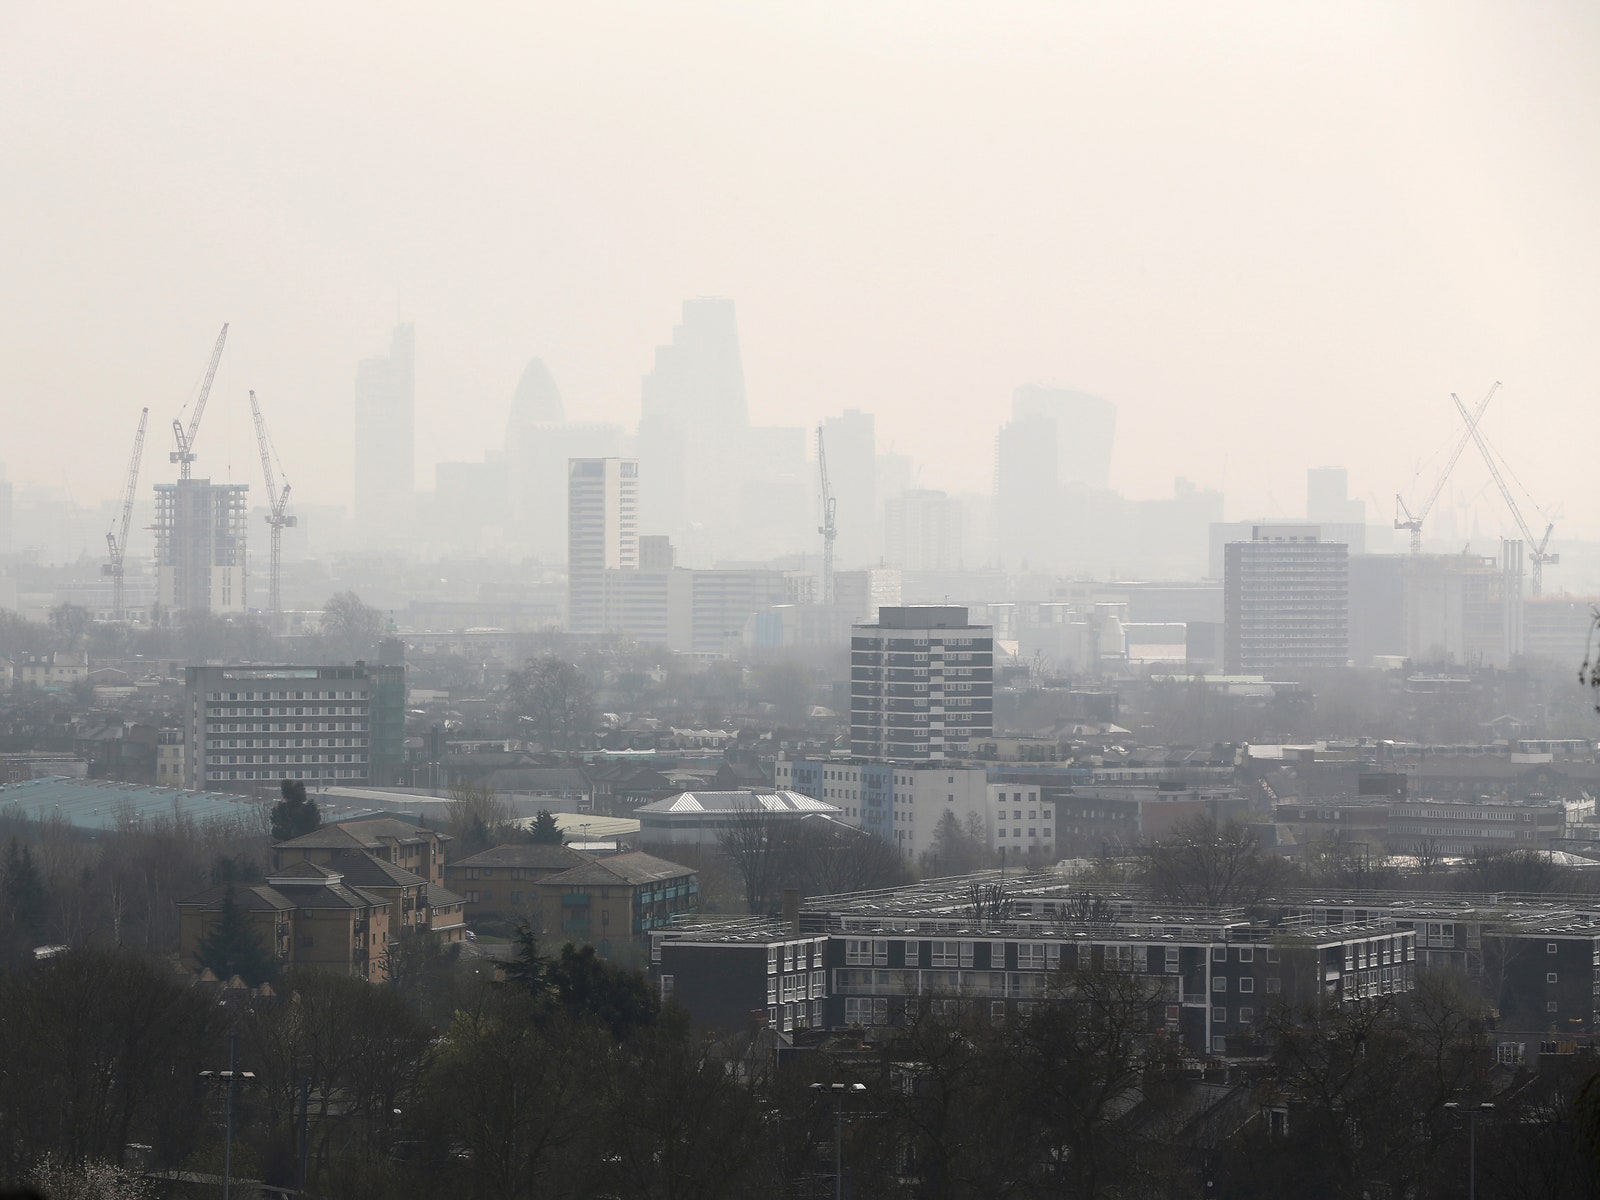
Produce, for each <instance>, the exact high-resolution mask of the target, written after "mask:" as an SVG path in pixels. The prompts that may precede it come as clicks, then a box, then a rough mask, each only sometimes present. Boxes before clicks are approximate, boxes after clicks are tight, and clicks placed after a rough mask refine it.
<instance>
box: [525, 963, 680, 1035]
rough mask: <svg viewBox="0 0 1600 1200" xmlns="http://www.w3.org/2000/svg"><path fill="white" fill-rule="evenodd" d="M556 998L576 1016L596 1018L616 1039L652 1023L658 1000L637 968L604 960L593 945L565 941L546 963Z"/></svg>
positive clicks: (577, 1018)
mask: <svg viewBox="0 0 1600 1200" xmlns="http://www.w3.org/2000/svg"><path fill="white" fill-rule="evenodd" d="M549 978H550V981H551V983H553V984H554V985H555V991H556V999H557V1001H558V1002H559V1003H560V1005H561V1007H562V1008H564V1009H565V1010H566V1011H567V1013H568V1015H569V1016H571V1017H572V1018H574V1019H575V1020H590V1021H597V1022H599V1023H600V1024H601V1025H603V1026H605V1027H606V1028H607V1029H609V1030H610V1031H611V1035H612V1036H613V1037H614V1038H616V1039H617V1041H619V1042H621V1041H625V1040H627V1038H628V1036H629V1035H630V1034H632V1033H634V1032H635V1031H637V1030H640V1029H644V1028H645V1027H647V1026H649V1025H650V1024H652V1023H653V1022H654V1021H655V1019H656V1015H657V1014H658V1013H659V1012H660V1011H661V1004H660V1002H659V1001H658V1000H657V999H656V995H655V993H654V992H653V991H651V990H650V984H649V982H648V981H647V980H646V979H645V977H644V975H643V974H642V973H641V972H639V971H630V970H627V969H626V968H624V967H619V966H616V965H615V964H613V963H609V962H607V961H606V960H605V959H603V958H601V957H600V956H599V955H598V954H596V953H595V950H594V947H593V946H582V947H579V946H574V945H573V944H572V943H571V942H568V943H567V944H566V945H565V946H563V947H562V948H561V957H560V958H559V959H557V960H556V961H555V962H554V963H552V964H550V966H549Z"/></svg>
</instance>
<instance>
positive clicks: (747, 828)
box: [717, 804, 795, 916]
mask: <svg viewBox="0 0 1600 1200" xmlns="http://www.w3.org/2000/svg"><path fill="white" fill-rule="evenodd" d="M794 834H795V829H794V821H793V820H792V819H790V818H787V817H777V816H774V815H773V814H772V813H770V812H768V811H767V810H766V809H764V808H762V807H761V806H760V805H758V804H757V805H751V806H750V807H748V808H741V809H739V810H738V811H737V812H736V813H734V814H733V819H732V820H731V821H730V822H729V823H728V827H727V829H726V830H725V831H723V833H722V834H720V835H719V836H718V838H717V842H718V844H719V845H720V846H721V847H722V853H723V854H724V855H725V856H726V857H727V859H728V861H729V862H731V863H732V864H733V869H734V871H735V872H737V873H738V876H739V878H740V880H741V881H742V882H743V883H744V900H745V905H746V908H747V911H749V912H751V913H754V914H756V915H758V916H759V915H763V914H765V913H769V912H771V911H772V908H773V905H774V903H775V901H776V900H777V897H778V894H779V892H780V891H781V890H782V888H783V887H784V884H785V881H786V880H787V878H788V874H789V869H790V866H789V859H790V857H791V848H792V841H793V838H794Z"/></svg>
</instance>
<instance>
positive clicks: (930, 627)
mask: <svg viewBox="0 0 1600 1200" xmlns="http://www.w3.org/2000/svg"><path fill="white" fill-rule="evenodd" d="M993 734H994V630H993V629H992V628H991V627H990V626H988V625H972V624H969V623H968V621H967V610H966V609H965V608H962V607H959V606H954V605H943V606H934V605H928V606H907V607H901V608H882V609H879V610H878V620H877V621H876V622H875V623H872V624H863V625H855V626H853V627H852V628H851V631H850V752H851V754H852V755H853V756H855V757H857V758H868V759H875V760H877V761H880V762H919V761H921V762H927V761H943V760H945V759H947V758H960V757H962V756H963V755H965V754H967V753H969V752H970V749H971V746H972V744H973V742H974V741H975V740H976V739H980V738H987V737H991V736H993Z"/></svg>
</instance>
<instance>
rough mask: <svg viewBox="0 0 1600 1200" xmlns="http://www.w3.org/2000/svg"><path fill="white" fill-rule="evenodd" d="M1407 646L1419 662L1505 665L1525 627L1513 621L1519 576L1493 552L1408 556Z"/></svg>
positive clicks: (1405, 566) (1467, 665) (1405, 577)
mask: <svg viewBox="0 0 1600 1200" xmlns="http://www.w3.org/2000/svg"><path fill="white" fill-rule="evenodd" d="M1404 573H1405V574H1404V579H1405V607H1404V613H1405V623H1406V624H1405V649H1404V653H1405V655H1406V657H1407V658H1409V659H1411V660H1413V661H1414V662H1419V663H1455V664H1459V665H1461V666H1465V667H1501V668H1503V667H1506V666H1509V665H1510V663H1511V659H1512V656H1513V654H1514V653H1515V643H1516V639H1517V638H1518V637H1520V636H1521V629H1520V628H1517V629H1516V630H1515V635H1513V631H1512V625H1513V622H1514V621H1515V620H1516V614H1517V612H1518V608H1517V605H1516V600H1515V596H1514V593H1515V590H1516V588H1517V587H1519V586H1520V582H1521V581H1520V579H1519V578H1518V577H1517V576H1516V575H1515V574H1508V573H1507V571H1506V570H1504V568H1503V565H1502V563H1501V562H1500V561H1499V560H1497V559H1495V558H1492V557H1486V556H1483V555H1468V554H1413V555H1408V556H1406V558H1405V559H1404Z"/></svg>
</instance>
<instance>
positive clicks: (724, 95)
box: [0, 0, 1600, 536]
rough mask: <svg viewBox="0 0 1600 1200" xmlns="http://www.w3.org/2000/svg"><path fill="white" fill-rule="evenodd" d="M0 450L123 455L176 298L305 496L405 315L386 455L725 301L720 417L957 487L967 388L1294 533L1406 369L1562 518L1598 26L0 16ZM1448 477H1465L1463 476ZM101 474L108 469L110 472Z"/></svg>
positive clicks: (467, 430) (173, 357)
mask: <svg viewBox="0 0 1600 1200" xmlns="http://www.w3.org/2000/svg"><path fill="white" fill-rule="evenodd" d="M0 163H3V167H0V170H3V172H4V175H3V185H0V262H3V264H4V275H3V281H0V305H3V308H0V402H3V405H4V408H3V412H4V421H3V425H0V430H3V434H0V461H3V462H4V463H5V466H6V469H7V472H8V474H9V476H10V477H11V478H12V479H13V480H18V481H23V482H37V483H52V484H58V485H63V486H67V487H69V488H70V489H71V491H72V492H73V494H74V495H75V496H77V497H78V498H79V499H82V500H94V499H98V498H100V497H103V496H109V495H112V494H114V493H115V492H117V491H118V489H119V487H120V481H121V478H122V473H123V470H124V465H125V461H126V456H127V453H128V449H129V446H130V445H131V439H132V433H133V428H134V425H135V423H136V421H137V418H138V409H139V407H140V406H141V405H144V404H148V405H150V406H151V409H152V412H151V418H152V422H153V423H154V426H153V430H152V437H151V447H152V451H153V452H152V453H151V454H150V455H149V456H148V457H147V459H146V473H145V476H144V481H143V482H144V483H145V484H148V483H150V482H154V481H156V480H157V479H161V478H168V477H170V473H171V468H170V467H169V466H168V464H167V462H166V453H165V452H166V450H167V449H169V448H170V446H169V444H170V441H171V432H170V423H171V419H172V417H173V416H174V415H176V413H177V411H178V409H179V407H180V406H181V405H182V404H183V403H184V401H185V400H186V399H187V397H188V396H189V395H190V393H191V392H192V390H193V388H194V386H195V383H196V381H197V379H198V376H199V374H200V372H201V370H202V367H203V365H204V362H205V358H206V355H207V353H208V352H209V349H210V346H211V343H212V340H213V339H214V337H215V335H216V331H217V328H218V326H219V325H220V324H221V323H222V322H223V321H224V320H227V321H231V322H232V323H233V331H232V335H231V337H230V343H229V349H228V353H227V356H226V358H225V360H224V366H223V369H222V372H221V374H220V376H219V380H218V385H217V389H216V391H215V392H214V394H213V397H212V402H211V409H210V411H209V413H208V416H207V420H206V425H205V427H204V428H203V430H202V432H201V435H200V438H199V443H198V450H199V454H200V463H199V467H200V471H202V472H205V473H209V474H210V475H212V477H214V478H225V477H229V476H230V475H231V477H232V478H234V479H244V480H247V481H249V482H250V483H251V484H252V485H256V486H259V480H258V474H259V468H258V466H257V463H256V460H255V456H254V450H253V445H252V442H251V441H250V437H249V413H248V407H247V404H246V401H245V389H246V388H249V387H254V388H256V389H257V391H258V392H259V393H260V394H261V396H262V398H263V400H264V402H265V403H266V404H267V406H268V412H269V421H270V423H271V424H272V426H273V431H274V438H275V440H276V442H277V444H278V447H279V449H280V451H281V453H282V456H283V459H284V462H285V465H286V468H287V472H288V474H289V477H290V479H291V480H292V482H293V483H294V487H295V492H296V496H297V498H299V499H301V500H303V501H305V502H318V501H321V502H329V501H333V502H344V501H346V500H347V499H348V495H349V475H350V461H351V450H350V440H351V402H352V384H353V379H354V374H355V362H356V360H357V359H359V358H362V357H367V356H370V355H373V354H376V353H379V352H381V351H382V350H383V349H384V348H385V347H386V346H387V343H388V334H389V328H390V326H391V325H392V324H393V322H394V320H395V318H396V316H397V314H398V315H400V316H403V317H405V318H406V319H408V320H413V321H415V322H416V325H417V347H418V351H417V354H418V406H419V415H418V432H417V445H418V449H419V455H421V456H422V457H421V459H420V460H419V466H418V482H419V484H420V485H421V486H423V487H431V486H432V462H433V461H434V460H435V459H438V458H447V459H448V458H455V459H460V458H467V459H471V458H477V457H480V456H481V454H482V452H483V450H484V449H485V448H486V447H488V446H493V445H497V444H498V442H499V439H500V436H501V432H502V430H503V428H504V425H505V418H506V411H507V405H508V403H509V400H510V395H511V391H512V388H513V386H514V384H515V382H516V379H517V376H518V375H519V373H520V372H521V370H522V367H523V365H524V363H525V362H526V360H527V359H528V358H529V357H531V356H533V355H535V354H537V355H540V356H542V357H544V358H545V359H546V361H547V362H548V363H549V365H550V368H551V370H552V371H553V372H554V374H555V377H556V379H557V381H558V383H559V385H560V387H561V389H562V392H563V395H564V397H565V400H566V404H567V412H568V415H569V418H574V419H604V420H611V421H616V422H619V423H623V424H626V425H629V426H631V425H632V424H633V422H634V421H635V420H636V419H637V414H638V406H639V379H640V376H641V375H642V374H643V373H644V372H645V371H646V370H647V369H648V368H649V365H650V362H651V357H652V351H653V347H654V346H655V345H656V344H657V343H659V342H662V341H664V340H666V339H667V338H668V336H669V335H670V331H671V327H672V324H673V323H674V321H675V320H676V317H677V314H678V310H679V305H680V303H681V301H682V300H683V299H684V298H685V297H687V296H692V295H699V294H720V295H728V296H732V297H734V298H735V300H736V301H737V303H738V311H739V320H740V326H741V332H742V336H743V345H744V354H745V368H746V375H747V379H748V384H749V391H750V397H751V408H752V413H753V415H754V417H755V418H756V419H757V420H758V421H763V422H772V423H786V424H794V423H800V422H802V421H803V422H805V423H811V422H813V421H814V420H815V419H816V418H818V417H820V416H823V415H826V414H829V413H834V412H837V411H839V410H841V409H843V408H845V407H850V406H858V407H865V408H869V409H872V410H874V411H876V412H877V414H878V418H879V426H878V428H879V432H880V437H881V438H882V439H883V440H884V441H885V442H888V443H892V445H893V447H894V448H896V449H899V450H903V451H905V452H908V453H910V454H912V455H913V456H915V457H916V458H917V459H919V460H920V461H921V463H922V464H923V468H922V475H921V480H920V481H921V482H922V483H923V484H924V485H925V486H948V487H953V488H957V489H966V488H970V489H986V488H987V487H988V486H989V483H990V480H991V478H992V471H993V439H994V432H995V429H996V426H997V425H998V423H999V422H1000V421H1001V420H1002V419H1003V418H1004V416H1005V414H1006V412H1007V410H1008V407H1009V398H1010V392H1011V389H1012V387H1013V386H1015V385H1016V384H1018V383H1022V382H1030V381H1037V382H1051V383H1061V384H1064V385H1069V386H1076V387H1080V388H1083V389H1087V390H1091V391H1095V392H1098V393H1100V394H1102V395H1104V396H1106V397H1107V398H1109V399H1111V400H1113V401H1114V402H1115V403H1116V404H1117V405H1118V406H1119V408H1120V412H1121V418H1120V419H1121V425H1120V430H1119V445H1118V455H1117V461H1116V464H1115V467H1114V471H1113V483H1114V484H1115V485H1117V486H1119V487H1120V488H1121V489H1122V490H1123V491H1125V492H1126V493H1127V494H1129V495H1132V496H1139V497H1142V496H1154V495H1162V494H1167V493H1168V491H1169V489H1170V486H1171V478H1172V476H1174V475H1177V474H1184V475H1187V476H1189V477H1191V478H1193V479H1195V480H1197V481H1199V482H1202V483H1205V484H1209V485H1214V486H1218V487H1221V488H1223V489H1224V490H1225V491H1226V492H1227V493H1228V497H1229V510H1230V512H1231V513H1233V514H1235V515H1247V514H1250V513H1252V512H1283V513H1298V512H1299V511H1300V510H1301V506H1302V505H1303V503H1304V469H1305V468H1306V467H1307V466H1308V465H1321V464H1327V463H1345V464H1347V465H1349V467H1350V468H1351V472H1352V485H1353V491H1354V492H1355V493H1356V494H1357V495H1359V496H1364V497H1370V498H1373V499H1374V500H1375V501H1376V502H1377V503H1378V504H1379V506H1380V511H1379V512H1377V513H1375V514H1374V516H1375V517H1376V518H1377V519H1380V520H1382V519H1385V518H1386V517H1387V515H1388V514H1389V511H1390V509H1391V508H1392V495H1393V493H1394V492H1395V491H1396V490H1397V489H1398V490H1404V491H1406V492H1407V493H1408V494H1409V493H1411V492H1413V491H1417V490H1421V488H1420V485H1414V484H1413V477H1414V475H1415V473H1416V471H1417V468H1418V465H1419V462H1421V463H1428V462H1429V461H1430V460H1436V459H1437V457H1438V450H1439V447H1440V446H1441V445H1442V444H1443V443H1445V442H1446V441H1447V440H1448V438H1449V437H1450V435H1451V433H1452V431H1453V429H1454V425H1453V422H1454V421H1455V417H1454V413H1453V409H1452V408H1451V406H1450V404H1449V393H1450V392H1451V391H1452V390H1455V391H1459V392H1461V393H1462V394H1463V397H1464V398H1467V399H1476V398H1477V396H1479V395H1481V394H1482V392H1483V391H1484V390H1486V389H1487V388H1488V386H1489V384H1490V383H1491V382H1492V381H1493V380H1495V379H1501V380H1503V381H1504V382H1505V389H1504V391H1503V392H1502V393H1501V396H1500V397H1499V398H1498V399H1497V400H1496V406H1497V412H1496V414H1495V416H1494V417H1493V418H1492V419H1491V420H1490V421H1489V423H1488V425H1487V428H1488V429H1489V431H1490V434H1491V436H1492V437H1493V438H1494V440H1495V441H1496V443H1497V444H1498V445H1500V446H1501V447H1502V448H1503V449H1504V450H1505V452H1506V454H1507V456H1508V457H1509V458H1510V460H1511V462H1512V464H1513V466H1514V467H1515V468H1516V470H1517V472H1518V474H1519V475H1520V476H1521V477H1522V479H1524V480H1525V481H1527V482H1528V483H1529V485H1530V486H1531V487H1533V488H1534V491H1535V493H1536V495H1537V497H1538V499H1539V500H1540V501H1541V502H1543V503H1544V504H1545V505H1546V506H1547V507H1550V506H1554V505H1556V504H1560V505H1562V506H1563V507H1564V510H1565V524H1564V531H1565V532H1568V533H1570V534H1577V533H1580V532H1587V533H1588V534H1589V535H1591V536H1596V535H1600V488H1597V487H1596V486H1595V483H1594V478H1593V475H1594V469H1595V468H1594V454H1593V446H1594V444H1595V434H1596V429H1597V426H1600V385H1597V376H1596V353H1595V347H1596V345H1597V338H1596V330H1597V328H1600V297H1597V288H1600V223H1597V221H1596V213H1597V212H1600V198H1597V196H1596V192H1597V184H1600V7H1597V6H1595V5H1594V4H1592V3H1570V4H1555V3H1551V4H1531V5H1524V4H1476V3H1469V2H1466V0H1450V2H1448V3H1440V4H1421V3H1403V4H1402V3H1383V4H1373V5H1360V4H1354V3H1348V2H1340V3H1327V4H1297V3H1289V2H1286V0H1272V2H1270V3H1263V4H1246V3H1227V4H1197V3H1181V4H1178V3H1174V4H1159V3H1149V4H1141V3H1133V2H1130V0H1118V2H1115V3H1107V4H1074V3H1052V4H996V3H983V4H978V3H966V4H958V5H948V4H935V3H929V2H928V0H915V2H906V3H882V4H872V3H865V4H862V3H850V4H843V3H840V4H831V5H829V4H816V3H806V4H788V5H779V4H760V3H755V4H753V3H749V2H741V3H729V4H687V3H681V2H676V0H674V2H672V3H667V2H665V0H662V2H659V3H650V4H644V3H639V4H625V5H619V4H606V3H596V2H594V0H586V2H584V3H578V4H565V5H540V4H529V3H516V4H491V3H477V4H472V5H439V4H409V3H396V2H395V0H385V2H384V3H355V2H353V0H344V2H341V3H337V4H326V3H318V4H286V5H284V4H280V5H258V6H250V7H248V8H246V7H244V6H234V5H227V4H216V3H206V4H198V3H196V4H148V5H147V4H125V3H100V4H72V3H53V4H29V3H23V2H21V0H11V2H10V3H8V4H4V5H0ZM1463 462H1464V463H1469V464H1470V467H1471V469H1470V470H1467V471H1463V472H1462V474H1461V488H1462V490H1463V491H1464V492H1470V491H1473V490H1475V489H1480V488H1481V486H1482V484H1483V483H1484V481H1485V480H1486V479H1487V476H1486V474H1485V473H1484V471H1483V469H1482V467H1481V466H1480V465H1478V464H1477V463H1476V462H1472V461H1471V460H1468V459H1464V460H1463ZM141 490H144V489H143V488H141Z"/></svg>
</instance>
